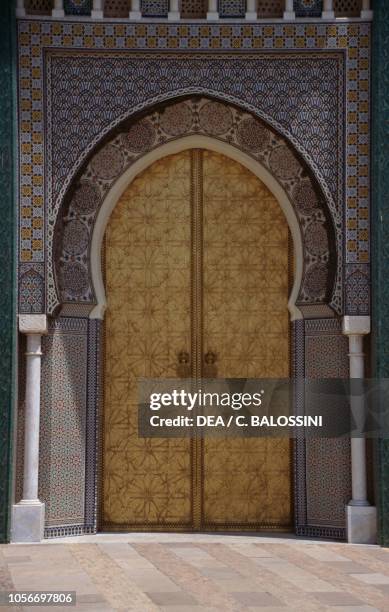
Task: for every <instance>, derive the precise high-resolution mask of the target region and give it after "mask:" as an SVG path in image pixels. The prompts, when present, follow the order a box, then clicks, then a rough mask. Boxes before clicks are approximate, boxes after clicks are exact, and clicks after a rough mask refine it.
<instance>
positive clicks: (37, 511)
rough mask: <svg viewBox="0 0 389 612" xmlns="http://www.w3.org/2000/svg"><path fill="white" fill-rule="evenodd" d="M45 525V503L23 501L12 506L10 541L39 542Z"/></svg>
mask: <svg viewBox="0 0 389 612" xmlns="http://www.w3.org/2000/svg"><path fill="white" fill-rule="evenodd" d="M44 526H45V504H43V503H41V502H40V501H38V500H37V501H36V502H34V501H29V500H27V501H24V500H22V501H21V502H19V503H18V504H14V505H13V506H12V523H11V542H41V541H42V540H43V532H44Z"/></svg>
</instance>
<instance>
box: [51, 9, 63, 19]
mask: <svg viewBox="0 0 389 612" xmlns="http://www.w3.org/2000/svg"><path fill="white" fill-rule="evenodd" d="M51 16H52V17H53V18H54V19H63V17H65V11H64V10H63V9H53V10H52V11H51Z"/></svg>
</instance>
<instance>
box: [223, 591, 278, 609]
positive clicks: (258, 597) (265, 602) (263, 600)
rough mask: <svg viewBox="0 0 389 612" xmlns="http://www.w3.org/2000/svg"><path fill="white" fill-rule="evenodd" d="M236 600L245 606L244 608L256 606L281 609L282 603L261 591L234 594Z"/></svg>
mask: <svg viewBox="0 0 389 612" xmlns="http://www.w3.org/2000/svg"><path fill="white" fill-rule="evenodd" d="M232 595H233V596H234V597H235V599H236V600H237V601H238V602H239V603H241V604H243V605H244V606H246V607H248V606H255V607H257V608H258V607H265V606H266V607H275V606H277V607H281V602H280V600H279V599H276V598H275V597H273V595H270V594H269V593H263V592H260V591H253V592H244V591H243V592H242V591H241V592H238V593H232Z"/></svg>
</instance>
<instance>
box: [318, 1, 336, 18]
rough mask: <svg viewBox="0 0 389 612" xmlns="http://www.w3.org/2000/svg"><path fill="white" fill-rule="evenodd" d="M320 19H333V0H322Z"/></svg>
mask: <svg viewBox="0 0 389 612" xmlns="http://www.w3.org/2000/svg"><path fill="white" fill-rule="evenodd" d="M321 16H322V19H335V13H334V3H333V0H323V11H322V14H321Z"/></svg>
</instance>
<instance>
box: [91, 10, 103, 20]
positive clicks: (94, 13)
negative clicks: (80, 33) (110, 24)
mask: <svg viewBox="0 0 389 612" xmlns="http://www.w3.org/2000/svg"><path fill="white" fill-rule="evenodd" d="M90 16H91V17H92V19H103V17H104V11H100V10H94V11H92V12H91V14H90Z"/></svg>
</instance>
